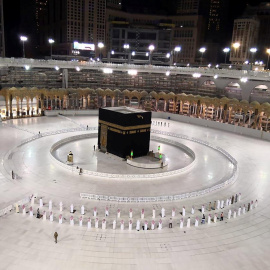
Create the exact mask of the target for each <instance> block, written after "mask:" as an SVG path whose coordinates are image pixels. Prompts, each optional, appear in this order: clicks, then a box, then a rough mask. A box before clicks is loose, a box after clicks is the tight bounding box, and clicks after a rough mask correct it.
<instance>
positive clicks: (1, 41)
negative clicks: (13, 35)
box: [0, 0, 5, 57]
mask: <svg viewBox="0 0 270 270" xmlns="http://www.w3.org/2000/svg"><path fill="white" fill-rule="evenodd" d="M0 56H1V57H5V36H4V13H3V0H0Z"/></svg>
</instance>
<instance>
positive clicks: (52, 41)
mask: <svg viewBox="0 0 270 270" xmlns="http://www.w3.org/2000/svg"><path fill="white" fill-rule="evenodd" d="M49 43H50V44H51V59H52V45H53V43H54V40H53V39H52V38H50V39H49Z"/></svg>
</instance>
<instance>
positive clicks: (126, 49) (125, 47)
mask: <svg viewBox="0 0 270 270" xmlns="http://www.w3.org/2000/svg"><path fill="white" fill-rule="evenodd" d="M123 48H124V49H125V60H126V58H127V51H128V50H129V44H124V45H123Z"/></svg>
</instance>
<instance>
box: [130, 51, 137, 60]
mask: <svg viewBox="0 0 270 270" xmlns="http://www.w3.org/2000/svg"><path fill="white" fill-rule="evenodd" d="M135 54H136V52H135V51H133V52H132V53H131V56H130V58H131V60H132V56H135Z"/></svg>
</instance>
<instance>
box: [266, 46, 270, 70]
mask: <svg viewBox="0 0 270 270" xmlns="http://www.w3.org/2000/svg"><path fill="white" fill-rule="evenodd" d="M266 53H267V54H268V57H267V65H266V69H268V64H269V56H270V49H267V50H266Z"/></svg>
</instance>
